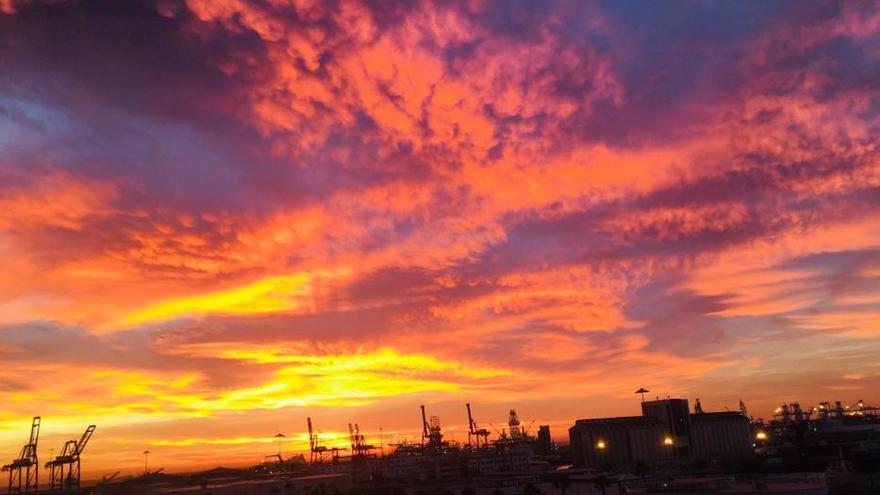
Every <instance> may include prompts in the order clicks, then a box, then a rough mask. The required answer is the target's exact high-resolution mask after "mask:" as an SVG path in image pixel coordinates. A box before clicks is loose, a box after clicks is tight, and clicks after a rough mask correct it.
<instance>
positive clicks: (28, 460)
mask: <svg viewBox="0 0 880 495" xmlns="http://www.w3.org/2000/svg"><path fill="white" fill-rule="evenodd" d="M39 439H40V417H39V416H34V419H33V421H32V422H31V436H30V438H29V439H28V443H27V444H26V445H25V446H24V447H22V448H21V453H20V454H19V455H18V458H17V459H15V460H13V461H12V463H11V464H7V465H5V466H3V471H9V487H8V490H7V492H6V493H8V494H10V495H11V494H14V493H33V492H36V491H37V490H38V489H39V481H40V478H39V470H40V462H39V459H37V441H38V440H39Z"/></svg>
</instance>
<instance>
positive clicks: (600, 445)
mask: <svg viewBox="0 0 880 495" xmlns="http://www.w3.org/2000/svg"><path fill="white" fill-rule="evenodd" d="M596 448H597V449H599V450H605V440H599V441H598V442H596Z"/></svg>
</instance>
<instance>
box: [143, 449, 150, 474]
mask: <svg viewBox="0 0 880 495" xmlns="http://www.w3.org/2000/svg"><path fill="white" fill-rule="evenodd" d="M149 460H150V451H149V450H145V451H144V474H150V464H149Z"/></svg>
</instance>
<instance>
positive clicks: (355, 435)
mask: <svg viewBox="0 0 880 495" xmlns="http://www.w3.org/2000/svg"><path fill="white" fill-rule="evenodd" d="M348 436H349V438H350V439H351V455H352V456H353V457H370V456H372V455H373V454H372V453H371V452H370V451H371V450H375V449H376V448H377V447H376V446H374V445H367V440H366V438H364V435H363V433H361V428H360V426H358V425H357V423H355V424H354V425H352V424H351V423H349V424H348Z"/></svg>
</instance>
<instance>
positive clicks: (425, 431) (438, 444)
mask: <svg viewBox="0 0 880 495" xmlns="http://www.w3.org/2000/svg"><path fill="white" fill-rule="evenodd" d="M421 408H422V446H423V447H428V448H431V449H441V448H442V447H443V432H442V430H441V429H440V417H439V416H431V421H430V422H428V418H427V416H426V415H425V406H421Z"/></svg>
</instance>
